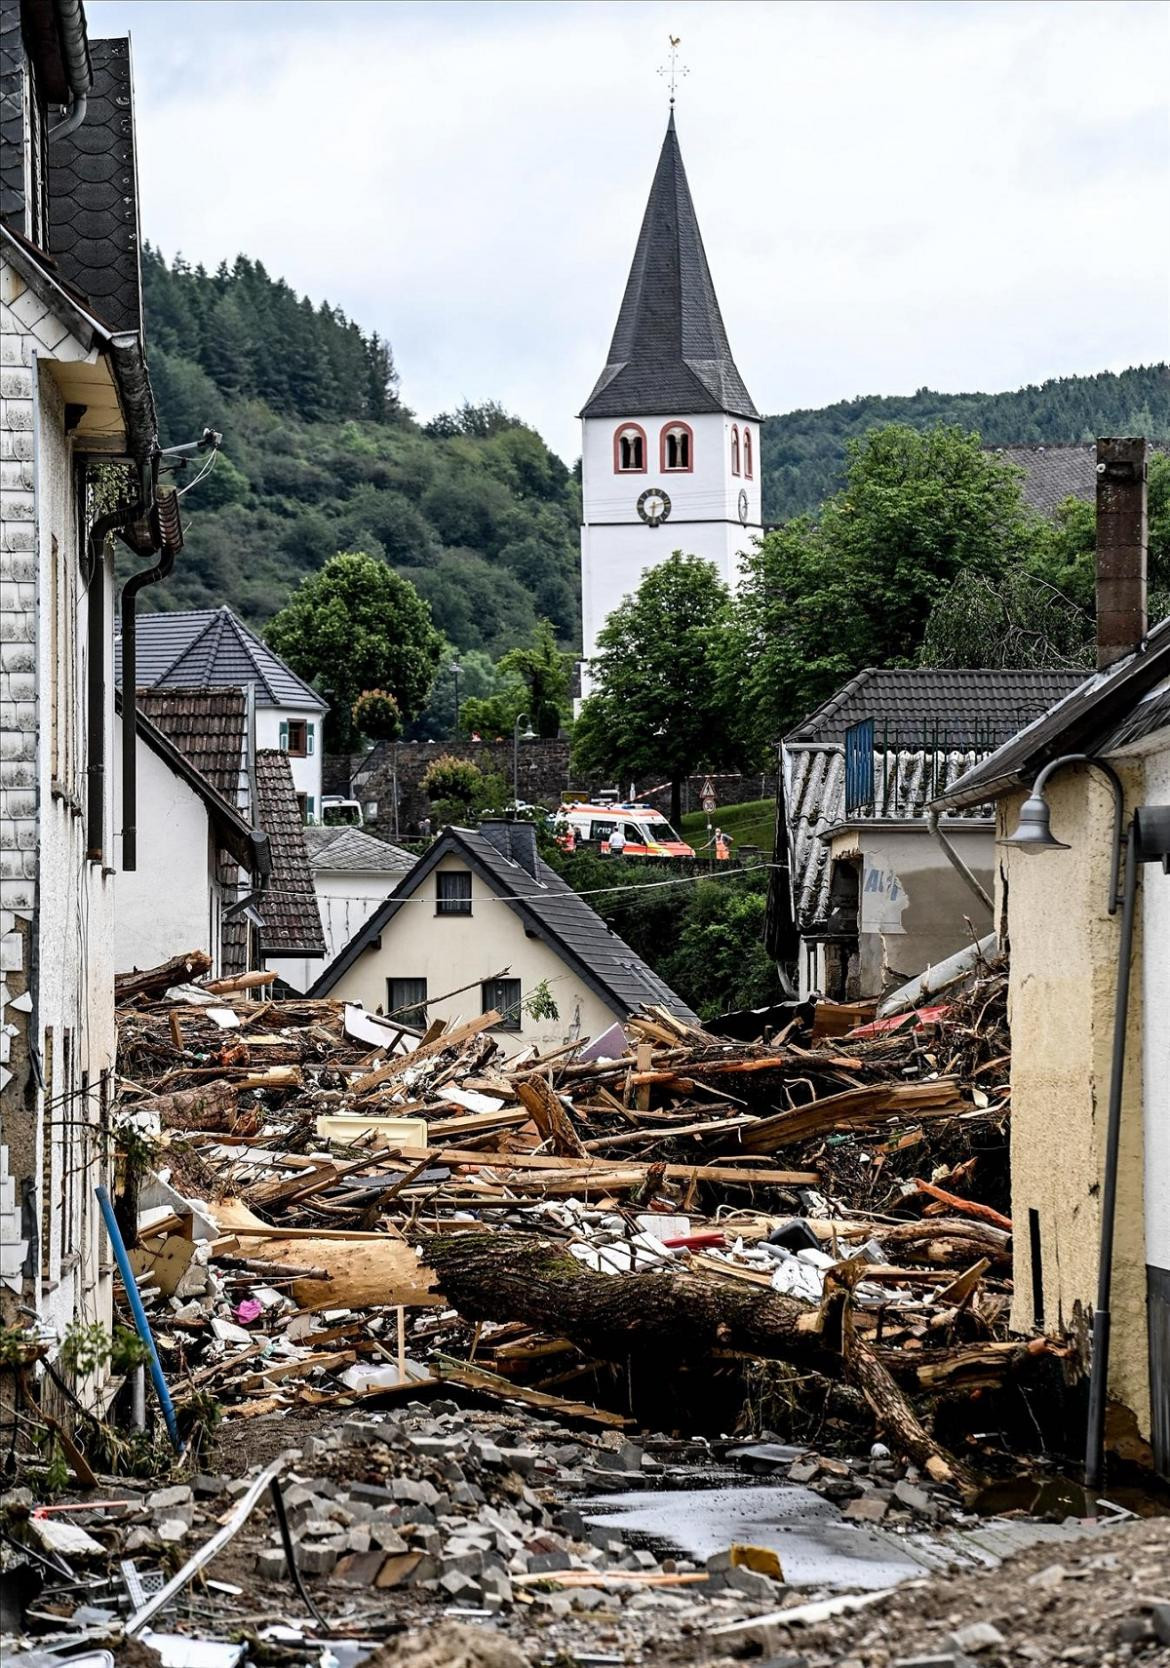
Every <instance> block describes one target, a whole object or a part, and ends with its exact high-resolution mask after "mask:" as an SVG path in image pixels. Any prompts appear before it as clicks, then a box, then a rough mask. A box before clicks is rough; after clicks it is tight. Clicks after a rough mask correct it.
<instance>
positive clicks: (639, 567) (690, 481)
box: [581, 109, 763, 660]
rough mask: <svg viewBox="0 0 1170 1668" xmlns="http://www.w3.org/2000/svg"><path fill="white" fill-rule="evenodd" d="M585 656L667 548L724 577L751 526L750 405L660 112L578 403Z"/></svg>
mask: <svg viewBox="0 0 1170 1668" xmlns="http://www.w3.org/2000/svg"><path fill="white" fill-rule="evenodd" d="M581 420H582V430H583V434H582V448H581V470H582V500H583V502H582V524H581V601H582V635H583V639H584V653H585V659H586V660H588V659H589V658H590V656H591V655H593V654H595V653H596V651H597V633H598V632H599V631H600V629H601V627H602V626H603V625H604V624H605V621H606V618H607V616H608V615H609V614H610V613H612V611H613V610H614V609H615V608H616V607H617V606H618V605H619V604H620V603H621V602H622V600H623V598H625V597H627V596H629V595H630V594H631V593H632V592H634V591H635V590H637V588H638V585H639V583H640V581H641V579H642V575H643V574H644V573H645V572H646V571H647V570H648V569H649V568H652V567H656V566H657V565H658V563H659V562H662V561H664V560H665V559H666V558H667V557H668V556H669V555H670V554H671V552H672V551H675V550H681V551H683V552H684V554H686V555H691V556H701V557H703V558H704V560H706V561H709V562H713V563H714V564H715V567H716V568H717V570H718V572H719V575H720V577H721V578H722V579H723V580H724V581H725V582H726V583H727V584H728V585H729V586H732V587H734V586H735V585H736V583H737V582H738V578H739V566H740V556H741V553H742V552H744V551H745V550H747V549H749V548H750V546H751V541H752V539H753V537H755V536H757V535H759V534H760V533H761V532H762V530H763V529H762V525H761V513H760V414H759V412H758V411H757V410H756V408H755V406H754V405H753V403H752V397H751V395H750V394H749V393H748V391H747V389H746V388H745V387H744V384H743V378H742V377H741V376H740V374H739V371H738V370H737V369H736V366H735V361H734V359H733V358H732V357H731V348H730V346H729V344H728V340H727V332H726V330H725V329H724V328H723V319H722V317H721V315H720V312H719V303H718V301H717V300H716V297H715V286H714V284H713V283H712V281H711V272H710V268H709V267H708V265H707V256H706V253H705V251H704V249H703V240H702V238H701V236H700V235H699V223H698V220H697V219H696V216H695V206H694V204H693V203H692V201H691V193H690V188H689V186H688V185H687V176H686V173H685V171H684V169H683V163H682V155H681V153H680V151H679V144H678V134H677V132H676V131H675V125H674V111H673V109H672V110H671V113H670V121H669V123H668V124H667V129H666V138H665V139H664V140H663V142H662V152H661V154H660V156H659V158H658V167H657V169H656V171H655V174H654V183H653V185H652V186H651V187H650V200H649V202H648V203H647V205H646V213H645V216H644V217H643V220H642V230H641V231H640V233H639V234H638V245H637V248H636V249H635V251H634V261H633V265H632V266H631V268H630V276H629V278H628V279H627V280H626V290H625V295H624V296H623V297H622V305H621V311H620V312H619V313H618V321H617V328H616V329H615V330H614V333H613V341H612V343H611V344H610V349H609V359H608V361H607V363H606V366H605V369H604V370H603V371H602V373H601V375H600V377H599V378H598V379H597V385H596V387H595V388H594V390H593V392H592V393H591V394H590V396H589V398H588V399H587V400H586V402H585V405H584V407H583V408H582V411H581Z"/></svg>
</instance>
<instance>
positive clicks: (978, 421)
mask: <svg viewBox="0 0 1170 1668" xmlns="http://www.w3.org/2000/svg"><path fill="white" fill-rule="evenodd" d="M881 423H906V424H908V425H909V426H910V427H911V428H915V429H926V428H933V427H934V425H935V424H937V423H956V424H958V425H959V426H960V427H961V428H964V429H974V430H978V432H979V434H980V435H981V436H982V438H983V444H984V445H985V446H1011V445H1026V444H1027V443H1028V442H1029V441H1041V442H1046V443H1047V444H1049V445H1055V444H1056V443H1057V442H1058V441H1075V440H1095V439H1096V438H1097V436H1098V435H1100V434H1144V435H1146V436H1147V437H1149V438H1150V439H1162V440H1164V439H1167V438H1170V365H1141V366H1137V367H1136V368H1134V369H1133V370H1128V371H1121V372H1119V373H1117V374H1115V373H1114V372H1112V371H1101V372H1099V373H1098V374H1097V375H1096V376H1066V377H1056V378H1053V380H1052V381H1050V382H1042V383H1041V384H1040V385H1039V386H1038V387H1030V388H1020V389H1018V390H1017V391H1016V392H1015V393H1010V394H936V393H934V392H933V391H932V390H931V389H929V388H920V389H919V390H918V392H917V393H916V394H910V395H906V396H890V397H883V396H882V395H878V394H865V395H862V396H860V397H859V398H858V399H855V400H841V401H840V402H839V403H838V404H837V405H827V406H824V407H823V408H822V409H821V410H819V411H788V412H785V414H784V415H783V416H782V417H766V418H765V419H764V436H763V489H764V519H765V520H766V521H770V522H776V521H787V520H788V518H789V517H790V516H794V515H799V514H800V513H801V512H802V511H803V510H815V509H816V507H817V505H818V504H820V503H823V501H824V500H825V499H826V498H828V497H829V496H830V494H832V493H834V492H836V491H837V489H838V488H839V487H840V486H841V484H842V483H843V481H844V479H845V446H846V442H847V441H849V440H852V439H853V438H854V437H859V436H861V435H863V434H865V433H866V432H867V431H868V430H869V429H872V428H875V427H877V426H878V425H879V424H881Z"/></svg>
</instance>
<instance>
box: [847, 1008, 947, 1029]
mask: <svg viewBox="0 0 1170 1668" xmlns="http://www.w3.org/2000/svg"><path fill="white" fill-rule="evenodd" d="M949 1009H950V1004H949V1003H948V1002H943V1003H941V1004H940V1005H939V1006H938V1007H936V1008H908V1009H907V1010H906V1012H905V1013H904V1014H891V1015H890V1017H889V1018H888V1019H871V1020H870V1022H869V1024H868V1025H855V1026H854V1027H853V1029H852V1031H847V1032H846V1033H845V1034H846V1036H849V1037H876V1036H878V1035H879V1034H880V1033H881V1032H882V1031H898V1030H900V1029H901V1027H902V1026H903V1025H909V1023H910V1021H911V1020H913V1021H914V1026H915V1029H917V1028H918V1026H920V1025H937V1024H938V1022H939V1020H940V1019H941V1018H942V1017H943V1015H944V1014H945V1013H947V1012H948V1011H949Z"/></svg>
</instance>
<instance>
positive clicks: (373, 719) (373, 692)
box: [353, 689, 402, 741]
mask: <svg viewBox="0 0 1170 1668" xmlns="http://www.w3.org/2000/svg"><path fill="white" fill-rule="evenodd" d="M353 726H354V729H355V730H357V731H359V733H360V734H361V735H363V736H369V738H370V740H371V741H397V740H398V738H399V736H400V735H401V734H402V709H401V708H400V707H399V705H398V702H397V701H396V700H395V699H394V697H393V695H388V694H387V693H386V691H385V690H384V689H366V690H363V691H362V693H361V694H360V695H359V696H358V698H357V700H356V701H355V702H354V704H353Z"/></svg>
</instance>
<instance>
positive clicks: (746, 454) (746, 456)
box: [743, 429, 755, 481]
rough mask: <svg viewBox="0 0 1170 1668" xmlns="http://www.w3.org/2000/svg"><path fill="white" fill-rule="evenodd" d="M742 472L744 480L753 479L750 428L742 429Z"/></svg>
mask: <svg viewBox="0 0 1170 1668" xmlns="http://www.w3.org/2000/svg"><path fill="white" fill-rule="evenodd" d="M743 473H744V479H745V480H748V481H751V480H754V479H755V473H754V460H753V458H752V431H751V429H744V431H743Z"/></svg>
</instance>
